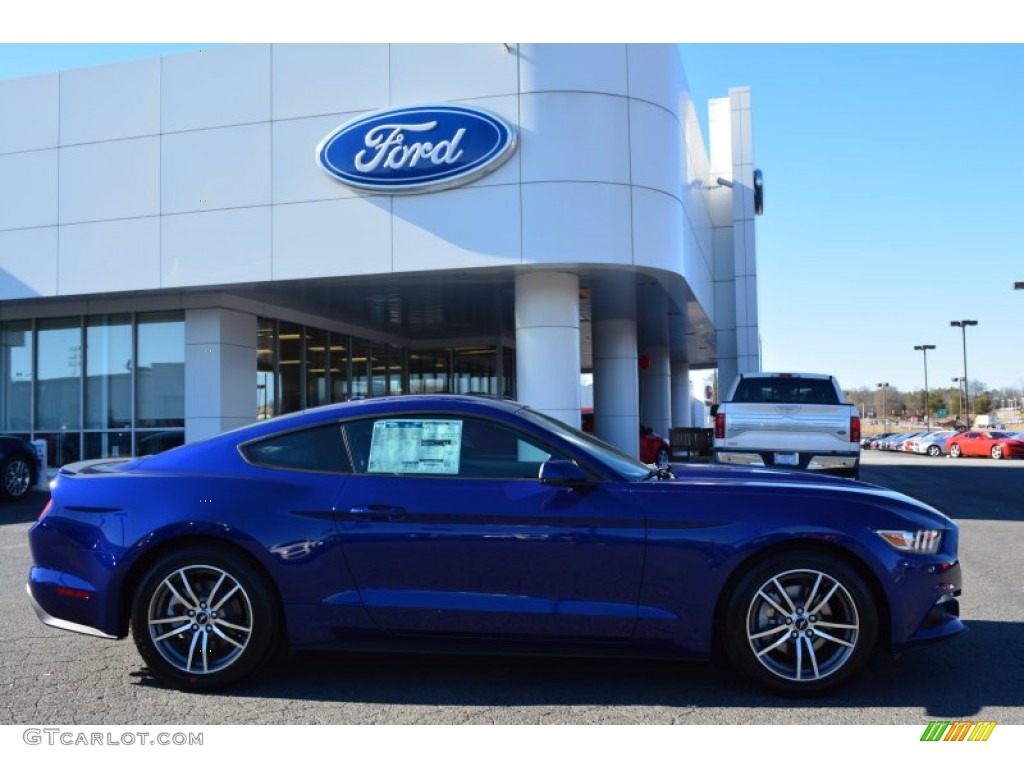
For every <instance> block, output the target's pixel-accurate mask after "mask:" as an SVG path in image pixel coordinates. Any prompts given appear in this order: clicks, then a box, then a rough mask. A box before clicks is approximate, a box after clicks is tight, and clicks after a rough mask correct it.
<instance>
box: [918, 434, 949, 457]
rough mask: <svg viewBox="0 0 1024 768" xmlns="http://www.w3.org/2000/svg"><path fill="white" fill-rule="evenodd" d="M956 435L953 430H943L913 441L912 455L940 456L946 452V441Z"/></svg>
mask: <svg viewBox="0 0 1024 768" xmlns="http://www.w3.org/2000/svg"><path fill="white" fill-rule="evenodd" d="M955 434H956V431H955V430H952V429H943V430H939V431H938V432H929V433H928V434H927V435H922V436H921V437H919V438H917V439H916V440H915V441H914V447H913V451H914V453H926V454H928V455H929V456H942V455H943V454H944V453H945V452H946V441H947V440H948V439H949V438H951V437H952V436H953V435H955Z"/></svg>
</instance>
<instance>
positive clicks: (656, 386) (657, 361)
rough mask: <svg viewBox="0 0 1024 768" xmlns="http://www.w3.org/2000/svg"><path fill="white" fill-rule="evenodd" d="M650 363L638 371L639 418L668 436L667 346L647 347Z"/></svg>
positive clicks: (668, 378) (670, 406)
mask: <svg viewBox="0 0 1024 768" xmlns="http://www.w3.org/2000/svg"><path fill="white" fill-rule="evenodd" d="M644 353H645V354H646V355H647V359H648V360H649V361H650V365H649V366H648V367H647V370H646V371H640V390H641V399H640V419H641V421H642V422H643V425H644V426H646V427H651V428H652V429H653V430H654V431H655V432H657V433H658V434H659V435H663V436H664V437H668V430H669V428H670V427H671V426H672V392H671V383H672V375H671V371H670V369H669V350H668V347H647V348H646V349H645V351H644Z"/></svg>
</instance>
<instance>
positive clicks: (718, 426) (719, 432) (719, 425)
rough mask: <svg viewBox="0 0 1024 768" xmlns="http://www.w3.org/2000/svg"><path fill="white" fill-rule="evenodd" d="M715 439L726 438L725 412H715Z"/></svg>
mask: <svg viewBox="0 0 1024 768" xmlns="http://www.w3.org/2000/svg"><path fill="white" fill-rule="evenodd" d="M715 439H716V440H724V439H725V414H724V413H716V414H715Z"/></svg>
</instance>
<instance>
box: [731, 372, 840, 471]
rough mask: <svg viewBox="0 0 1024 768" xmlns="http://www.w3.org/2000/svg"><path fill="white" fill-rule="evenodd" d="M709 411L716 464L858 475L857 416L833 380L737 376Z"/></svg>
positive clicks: (783, 375)
mask: <svg viewBox="0 0 1024 768" xmlns="http://www.w3.org/2000/svg"><path fill="white" fill-rule="evenodd" d="M712 413H713V414H714V417H715V444H714V460H715V461H716V462H719V463H722V464H750V465H755V466H764V467H779V468H794V469H808V470H815V471H820V472H828V473H831V474H837V475H844V476H846V477H853V478H857V477H859V476H860V414H859V413H858V411H857V409H856V407H855V406H853V405H852V404H850V403H847V402H846V401H845V400H844V399H843V391H842V389H840V387H839V382H837V381H836V380H835V377H833V376H828V375H826V374H820V373H743V374H740V375H739V376H738V377H737V378H736V381H735V382H733V385H732V387H731V389H730V390H729V394H728V397H726V398H725V399H724V400H723V402H722V403H721V404H719V405H717V406H715V407H714V408H713V409H712Z"/></svg>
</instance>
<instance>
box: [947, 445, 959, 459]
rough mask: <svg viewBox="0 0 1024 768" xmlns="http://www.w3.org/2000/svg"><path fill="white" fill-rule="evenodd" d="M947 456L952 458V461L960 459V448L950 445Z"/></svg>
mask: <svg viewBox="0 0 1024 768" xmlns="http://www.w3.org/2000/svg"><path fill="white" fill-rule="evenodd" d="M949 455H950V456H952V457H953V458H954V459H959V458H960V446H959V445H956V444H954V445H951V446H950V447H949Z"/></svg>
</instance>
